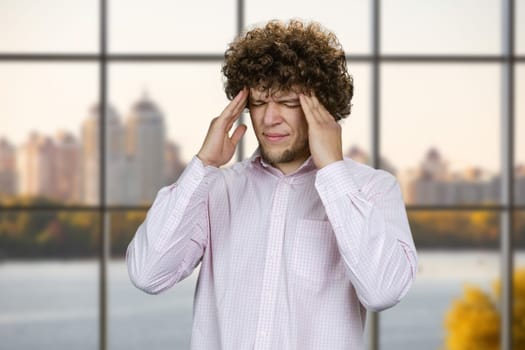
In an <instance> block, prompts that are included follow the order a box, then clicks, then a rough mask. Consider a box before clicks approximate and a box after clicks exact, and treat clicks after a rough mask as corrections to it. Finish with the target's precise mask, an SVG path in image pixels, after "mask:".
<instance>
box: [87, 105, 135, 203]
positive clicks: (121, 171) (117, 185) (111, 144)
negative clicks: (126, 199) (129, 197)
mask: <svg viewBox="0 0 525 350" xmlns="http://www.w3.org/2000/svg"><path fill="white" fill-rule="evenodd" d="M106 115H107V120H106V143H105V145H106V152H105V157H106V200H107V203H108V204H112V203H119V202H121V197H122V193H123V192H124V190H125V188H124V184H123V182H122V176H124V175H125V172H126V169H125V165H124V164H125V158H126V156H125V147H124V145H125V143H124V135H125V131H124V127H123V125H122V122H121V120H120V117H119V116H118V114H117V112H116V111H115V109H114V108H113V107H111V106H109V107H108V110H107V113H106ZM99 121H100V107H99V105H98V104H95V105H93V106H92V107H91V108H90V109H89V112H88V116H87V118H86V119H85V120H84V123H83V124H82V131H81V135H82V166H83V171H82V183H83V190H82V197H83V199H84V202H85V203H86V204H98V203H99V201H100V187H99V186H100V148H99V145H100V139H99V134H100V129H99Z"/></svg>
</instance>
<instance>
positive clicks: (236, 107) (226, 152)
mask: <svg viewBox="0 0 525 350" xmlns="http://www.w3.org/2000/svg"><path fill="white" fill-rule="evenodd" d="M247 98H248V89H247V88H246V87H245V88H244V89H242V90H241V91H240V92H239V93H238V94H237V96H235V98H234V99H233V100H232V101H231V102H230V103H229V104H228V105H227V106H226V108H225V109H224V110H223V111H222V113H221V115H220V116H218V117H215V118H213V120H212V121H211V123H210V127H209V129H208V133H207V134H206V138H205V139H204V143H203V144H202V147H201V149H200V151H199V153H197V157H199V159H200V160H201V161H202V163H203V164H204V165H212V166H215V167H220V166H221V165H224V164H226V163H228V162H229V161H230V159H232V157H233V154H234V153H235V147H237V144H238V143H239V140H240V139H241V137H242V136H243V135H244V133H245V132H246V125H244V124H241V125H239V126H237V128H235V131H234V132H233V134H232V136H231V137H230V136H229V132H230V130H231V128H232V126H233V123H235V121H236V120H237V119H239V117H240V115H241V112H242V110H243V109H244V106H246V99H247Z"/></svg>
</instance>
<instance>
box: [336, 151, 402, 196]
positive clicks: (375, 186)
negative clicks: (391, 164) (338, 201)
mask: <svg viewBox="0 0 525 350" xmlns="http://www.w3.org/2000/svg"><path fill="white" fill-rule="evenodd" d="M344 161H345V164H346V166H347V167H348V169H349V170H350V172H351V174H352V177H353V178H354V181H355V182H356V183H357V185H358V186H359V188H361V191H362V192H364V193H366V194H368V197H372V196H374V195H376V194H379V193H383V192H386V191H388V190H391V189H392V187H393V186H399V184H398V180H397V178H396V177H395V176H394V175H393V174H391V173H389V172H388V171H386V170H383V169H376V168H373V167H371V166H370V165H367V164H363V163H359V162H357V161H355V160H353V159H351V158H348V157H345V158H344Z"/></svg>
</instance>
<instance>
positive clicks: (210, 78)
mask: <svg viewBox="0 0 525 350" xmlns="http://www.w3.org/2000/svg"><path fill="white" fill-rule="evenodd" d="M110 81H111V84H110V98H109V100H110V102H111V105H112V107H113V108H114V118H113V119H112V120H111V121H109V120H108V122H110V123H111V126H109V127H108V137H110V139H109V140H108V141H110V142H109V143H110V144H111V147H112V148H111V149H108V152H110V153H108V154H107V158H108V162H109V163H108V178H107V183H108V190H109V192H108V201H109V204H135V205H138V204H147V203H151V202H152V201H153V199H154V198H155V195H156V193H157V192H158V190H159V189H160V188H161V187H162V186H165V185H168V184H171V183H173V182H174V181H175V180H176V179H177V178H178V176H179V174H180V173H181V172H182V170H183V168H184V166H185V165H186V164H187V163H188V162H189V161H190V160H191V159H192V157H193V156H194V155H195V154H196V153H197V152H198V151H199V149H200V147H201V145H202V142H203V141H204V137H205V136H206V132H207V131H208V127H209V124H210V121H211V119H212V118H214V117H216V116H218V115H219V114H220V113H221V112H222V110H223V109H224V108H225V107H226V105H227V104H228V103H229V101H228V99H227V98H226V95H225V93H224V90H223V87H222V76H221V66H220V64H219V63H166V64H164V63H162V64H145V63H139V64H131V63H130V64H114V65H111V67H110ZM110 135H112V136H110ZM118 140H120V141H118ZM233 161H235V157H234V158H233V159H232V162H233ZM123 174H126V176H124V177H123ZM123 178H125V182H123V181H122V179H123Z"/></svg>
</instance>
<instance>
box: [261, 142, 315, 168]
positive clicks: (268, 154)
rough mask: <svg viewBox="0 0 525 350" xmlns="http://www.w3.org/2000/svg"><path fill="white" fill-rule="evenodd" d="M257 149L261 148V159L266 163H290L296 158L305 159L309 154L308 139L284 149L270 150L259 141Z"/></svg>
mask: <svg viewBox="0 0 525 350" xmlns="http://www.w3.org/2000/svg"><path fill="white" fill-rule="evenodd" d="M259 149H260V150H261V157H262V159H263V160H264V161H265V162H266V163H268V164H280V163H290V162H293V161H296V160H298V159H306V158H308V156H309V155H310V147H309V145H308V140H305V141H304V142H303V143H302V144H295V145H292V146H291V147H290V148H287V149H285V150H284V151H273V152H272V151H270V150H267V149H265V148H264V146H263V145H262V144H261V143H260V142H259Z"/></svg>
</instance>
